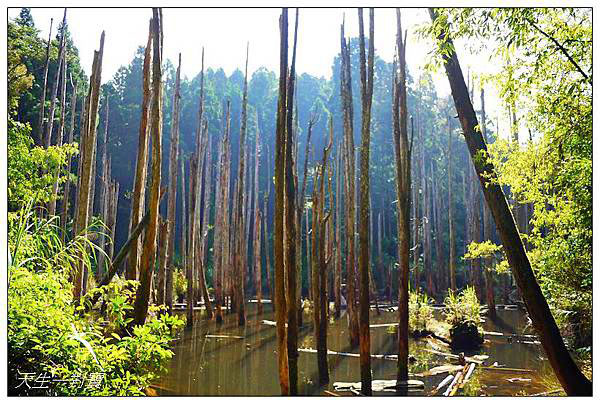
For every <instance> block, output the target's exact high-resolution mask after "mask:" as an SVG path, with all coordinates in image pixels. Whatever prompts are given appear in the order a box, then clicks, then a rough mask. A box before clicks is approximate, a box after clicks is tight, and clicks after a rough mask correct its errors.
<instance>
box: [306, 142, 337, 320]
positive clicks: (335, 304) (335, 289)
mask: <svg viewBox="0 0 600 404" xmlns="http://www.w3.org/2000/svg"><path fill="white" fill-rule="evenodd" d="M307 157H308V156H307ZM305 175H306V174H305ZM335 220H336V223H335V224H336V228H335V276H334V281H333V293H334V299H335V300H334V317H335V318H339V317H340V312H341V307H342V142H339V143H338V150H337V167H336V180H335ZM307 237H308V232H307Z"/></svg>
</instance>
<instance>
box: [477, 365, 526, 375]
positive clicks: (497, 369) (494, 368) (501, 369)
mask: <svg viewBox="0 0 600 404" xmlns="http://www.w3.org/2000/svg"><path fill="white" fill-rule="evenodd" d="M481 369H483V370H488V371H493V372H508V373H534V371H533V370H531V369H515V368H505V367H498V366H482V367H481Z"/></svg>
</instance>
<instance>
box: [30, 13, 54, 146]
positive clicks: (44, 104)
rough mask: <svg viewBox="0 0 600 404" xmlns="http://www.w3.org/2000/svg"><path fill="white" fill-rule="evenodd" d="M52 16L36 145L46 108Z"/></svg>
mask: <svg viewBox="0 0 600 404" xmlns="http://www.w3.org/2000/svg"><path fill="white" fill-rule="evenodd" d="M53 21H54V19H53V18H50V29H49V30H48V45H46V63H45V65H44V86H43V87H42V94H41V96H40V114H39V118H38V127H37V132H36V133H37V135H35V136H34V141H35V144H36V145H38V146H41V145H42V138H43V133H44V112H45V109H46V90H47V87H48V67H49V66H50V45H51V43H52V22H53Z"/></svg>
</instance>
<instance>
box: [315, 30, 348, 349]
mask: <svg viewBox="0 0 600 404" xmlns="http://www.w3.org/2000/svg"><path fill="white" fill-rule="evenodd" d="M349 46H350V43H349V42H348V43H346V38H345V36H344V24H343V23H342V28H341V60H342V63H341V64H340V69H341V71H340V80H341V83H340V88H341V98H342V110H343V115H344V139H345V144H346V146H345V157H346V158H345V164H346V170H345V171H346V178H347V180H346V185H347V186H346V196H347V198H346V210H347V212H346V237H347V239H348V241H347V245H348V253H347V259H346V276H347V285H346V288H347V291H348V292H347V306H348V317H349V323H348V327H349V331H350V332H349V336H350V345H351V346H357V345H358V344H359V331H358V317H357V313H356V295H355V292H356V286H355V270H354V260H355V259H354V245H355V244H354V231H355V230H354V226H355V214H356V213H355V209H356V197H355V188H354V178H355V174H354V172H355V163H354V161H355V160H354V133H353V122H354V117H353V108H352V78H351V73H350V71H351V69H350V49H349ZM314 247H315V246H314V245H313V248H314Z"/></svg>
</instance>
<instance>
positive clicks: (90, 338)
mask: <svg viewBox="0 0 600 404" xmlns="http://www.w3.org/2000/svg"><path fill="white" fill-rule="evenodd" d="M55 219H56V218H50V219H39V218H37V217H36V216H35V215H34V214H33V212H32V210H31V203H29V204H28V205H27V206H26V207H24V208H23V209H22V210H21V211H19V212H18V213H15V214H11V217H10V218H9V248H10V251H11V252H12V254H11V255H12V257H13V258H14V259H13V260H12V265H10V267H9V269H8V279H9V287H8V333H7V340H8V370H9V372H8V376H9V380H8V383H9V394H14V395H103V396H111V395H128V396H129V395H143V394H144V391H145V388H146V387H148V386H149V384H150V383H152V382H153V381H154V380H156V379H157V378H158V376H159V375H160V374H162V373H163V372H164V371H165V365H166V364H167V363H168V361H169V359H170V358H171V357H172V355H173V353H172V351H171V350H170V348H169V342H170V341H171V340H172V339H173V336H174V335H175V332H176V331H177V330H178V329H179V328H180V327H181V326H182V325H183V321H182V320H180V319H178V318H177V317H172V316H169V315H167V314H161V315H159V316H156V315H154V316H152V317H150V318H149V319H148V320H147V322H146V324H145V325H143V326H136V327H133V329H132V330H131V332H129V331H127V329H125V328H123V326H125V325H126V324H127V323H128V320H126V319H127V317H128V316H129V314H130V310H131V304H130V302H131V299H132V298H133V296H134V294H135V289H134V286H135V283H134V282H127V281H126V282H120V281H117V282H115V284H111V285H108V286H106V287H103V288H99V289H96V290H95V291H98V290H99V291H100V292H101V293H102V295H103V299H102V303H101V304H103V305H105V308H106V310H105V311H104V313H102V312H101V314H103V316H100V317H98V314H97V312H91V313H89V314H87V315H81V314H82V312H83V307H82V306H77V305H76V304H74V301H73V294H72V288H73V285H72V283H71V281H70V280H69V279H70V276H69V275H70V273H71V272H72V270H73V267H74V265H76V264H77V263H78V259H77V258H76V257H77V256H78V255H79V254H85V256H84V257H83V260H84V261H85V262H91V261H93V257H91V256H90V255H89V254H90V253H88V252H87V250H86V247H87V248H93V247H92V246H91V245H90V243H89V241H88V242H86V241H84V240H83V239H81V238H76V239H75V240H74V241H73V240H72V241H69V242H66V243H63V242H62V239H61V238H60V237H59V236H58V234H59V233H58V228H57V227H56V226H55V225H54V224H53V222H54V221H55ZM86 243H87V244H86ZM91 277H92V278H93V276H91ZM156 311H157V310H156V308H154V307H152V308H151V310H150V312H151V313H155V312H156ZM27 375H35V376H34V379H30V380H29V381H28V383H23V380H24V378H26V377H27ZM40 378H43V379H42V380H45V383H44V386H45V387H46V388H39V389H30V388H27V386H29V387H31V386H39V380H40ZM35 380H37V382H36V381H35Z"/></svg>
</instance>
